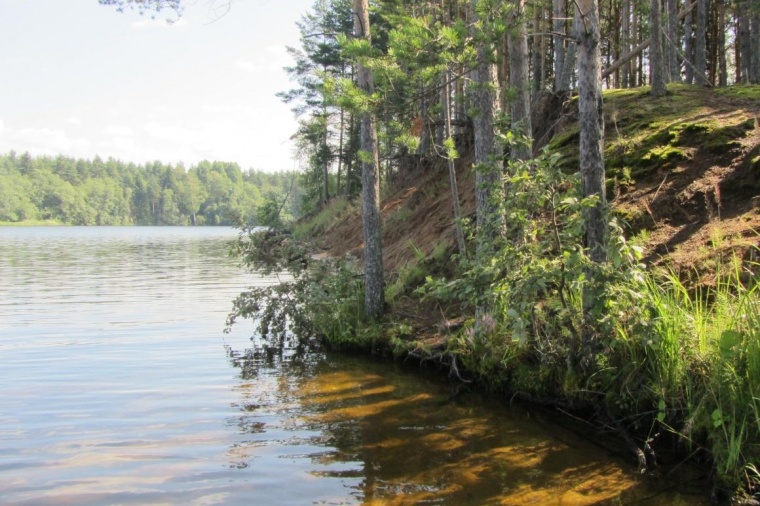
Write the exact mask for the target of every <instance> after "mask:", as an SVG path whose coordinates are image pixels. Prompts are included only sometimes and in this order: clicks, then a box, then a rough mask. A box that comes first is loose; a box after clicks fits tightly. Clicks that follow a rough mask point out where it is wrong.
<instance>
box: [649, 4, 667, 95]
mask: <svg viewBox="0 0 760 506" xmlns="http://www.w3.org/2000/svg"><path fill="white" fill-rule="evenodd" d="M649 67H650V68H649V70H650V71H651V73H652V96H653V97H662V96H665V95H666V94H667V93H668V90H667V88H666V87H665V77H666V76H665V58H663V53H662V6H661V5H660V0H651V3H650V8H649Z"/></svg>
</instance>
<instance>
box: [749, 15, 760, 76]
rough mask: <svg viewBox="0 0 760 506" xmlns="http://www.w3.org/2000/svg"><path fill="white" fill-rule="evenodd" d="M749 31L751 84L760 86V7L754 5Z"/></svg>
mask: <svg viewBox="0 0 760 506" xmlns="http://www.w3.org/2000/svg"><path fill="white" fill-rule="evenodd" d="M753 7H754V10H753V11H752V19H751V20H750V30H749V44H750V50H749V56H750V61H749V82H750V83H752V84H760V12H758V9H760V5H753Z"/></svg>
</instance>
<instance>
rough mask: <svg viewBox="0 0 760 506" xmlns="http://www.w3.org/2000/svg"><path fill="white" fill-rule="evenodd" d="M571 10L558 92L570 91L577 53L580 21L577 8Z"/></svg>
mask: <svg viewBox="0 0 760 506" xmlns="http://www.w3.org/2000/svg"><path fill="white" fill-rule="evenodd" d="M573 12H574V15H573V28H572V33H571V36H570V43H569V44H568V45H567V52H566V53H565V64H564V67H563V68H562V75H561V76H560V79H559V83H558V85H557V92H558V93H564V92H567V91H570V87H571V86H572V81H573V72H574V71H575V62H576V59H577V55H578V37H579V36H580V29H581V26H582V23H581V15H580V14H579V13H578V9H573Z"/></svg>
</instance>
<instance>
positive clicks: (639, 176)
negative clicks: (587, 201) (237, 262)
mask: <svg viewBox="0 0 760 506" xmlns="http://www.w3.org/2000/svg"><path fill="white" fill-rule="evenodd" d="M671 89H672V91H671V93H670V94H669V95H668V96H666V97H664V98H660V99H653V98H651V97H649V95H648V94H647V90H646V89H636V90H618V91H617V92H612V93H610V94H608V95H606V96H605V116H606V120H607V123H606V133H607V149H606V158H607V173H608V178H609V184H608V198H609V200H610V202H611V204H612V206H613V209H614V210H615V212H616V214H618V215H619V216H621V217H623V218H624V219H625V220H626V221H627V222H628V223H629V228H628V231H627V234H628V235H629V236H631V237H634V236H637V237H636V238H635V240H636V241H637V242H639V243H640V244H641V245H643V246H644V248H645V260H646V262H647V263H649V264H663V263H667V264H668V265H670V266H672V267H674V268H675V269H677V270H681V271H697V270H698V271H700V272H704V273H707V274H706V277H705V278H704V279H703V281H708V282H709V279H708V278H709V273H710V272H711V271H714V270H715V266H716V264H715V260H716V258H718V257H723V258H728V257H730V255H731V253H732V252H735V253H737V254H739V255H743V256H744V257H745V258H747V257H749V256H752V255H754V253H753V251H754V250H753V249H752V248H751V246H753V245H754V246H759V245H760V235H759V234H758V231H759V230H760V127H759V126H758V123H759V121H760V120H759V119H758V118H759V117H760V100H757V97H758V96H760V87H757V86H755V87H737V88H734V89H727V90H714V89H709V88H702V87H689V86H674V87H672V88H671ZM574 107H575V102H574V100H573V99H570V100H569V101H567V102H566V103H565V108H564V115H563V117H562V118H561V119H560V121H559V125H558V126H557V128H556V134H555V136H554V139H553V141H552V143H551V144H552V145H553V146H554V147H555V148H556V149H559V150H560V151H561V152H562V153H563V157H564V159H565V161H566V164H565V167H566V168H567V169H568V170H577V164H576V166H575V168H573V167H572V165H573V164H574V163H575V161H576V160H577V147H576V146H577V118H576V117H575V110H574ZM460 152H462V151H460ZM471 166H472V159H471V155H470V153H469V152H467V151H464V155H463V156H462V157H461V158H460V159H459V160H457V179H458V185H459V194H460V199H461V204H462V211H463V214H464V215H465V216H471V215H472V214H473V213H474V209H475V195H474V177H473V175H472V171H471V169H470V167H471ZM382 202H383V203H382V215H383V220H384V232H383V248H384V253H383V256H384V261H385V268H386V270H387V271H388V272H390V273H398V272H399V271H400V270H401V269H403V268H404V266H405V265H407V264H413V263H415V262H417V261H418V260H419V257H420V252H421V253H424V254H425V255H430V254H432V253H433V252H434V250H435V249H436V248H437V247H438V248H444V247H445V248H446V250H447V252H448V253H447V254H450V253H451V252H453V251H454V250H455V243H456V239H455V231H454V227H453V206H452V201H451V192H450V185H449V178H448V172H447V166H446V161H445V160H444V159H442V158H437V159H432V160H424V161H422V162H420V163H417V164H416V167H415V168H412V169H409V170H407V171H406V172H404V173H401V174H399V175H398V176H396V180H395V181H393V184H392V185H391V187H390V190H388V191H386V194H385V195H384V196H383V200H382ZM359 212H360V211H359V209H358V208H357V209H355V210H354V211H353V212H350V213H346V214H345V215H344V216H343V218H342V219H341V220H340V221H339V222H338V223H336V224H335V225H333V226H332V227H330V228H329V229H328V230H327V231H326V232H325V233H324V234H323V235H322V237H321V238H320V240H319V243H320V245H321V246H322V247H323V248H325V250H326V251H327V252H328V253H329V254H331V255H335V256H341V255H346V254H350V255H355V256H357V257H361V252H362V248H363V237H362V225H361V217H360V214H359Z"/></svg>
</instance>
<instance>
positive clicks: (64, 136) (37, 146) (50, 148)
mask: <svg viewBox="0 0 760 506" xmlns="http://www.w3.org/2000/svg"><path fill="white" fill-rule="evenodd" d="M0 135H1V137H0V151H9V150H11V149H12V150H15V151H19V152H23V151H29V152H30V153H32V154H37V155H56V154H59V153H63V154H68V155H72V156H80V155H86V154H87V153H88V152H89V150H90V147H91V143H90V142H89V141H88V140H87V139H84V138H78V137H71V136H69V134H68V133H67V132H66V131H64V130H59V129H53V128H28V127H27V128H22V129H20V130H15V129H12V128H7V127H5V126H4V125H3V126H2V129H0Z"/></svg>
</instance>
